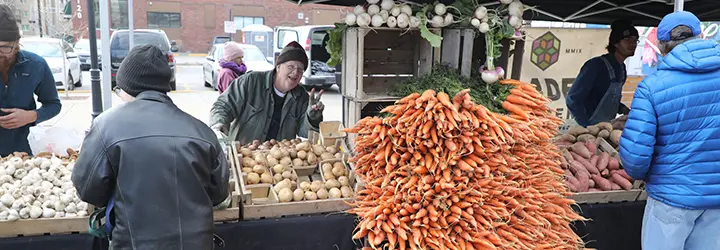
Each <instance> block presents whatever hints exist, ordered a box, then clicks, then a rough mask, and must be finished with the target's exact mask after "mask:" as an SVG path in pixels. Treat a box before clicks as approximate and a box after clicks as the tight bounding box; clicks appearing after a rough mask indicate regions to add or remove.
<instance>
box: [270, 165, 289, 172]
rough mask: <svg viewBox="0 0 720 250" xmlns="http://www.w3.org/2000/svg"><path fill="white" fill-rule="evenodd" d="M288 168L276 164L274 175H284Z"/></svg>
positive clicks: (273, 168)
mask: <svg viewBox="0 0 720 250" xmlns="http://www.w3.org/2000/svg"><path fill="white" fill-rule="evenodd" d="M286 168H287V167H285V165H283V164H275V165H273V167H272V170H273V172H274V173H282V172H284V171H285V169H286Z"/></svg>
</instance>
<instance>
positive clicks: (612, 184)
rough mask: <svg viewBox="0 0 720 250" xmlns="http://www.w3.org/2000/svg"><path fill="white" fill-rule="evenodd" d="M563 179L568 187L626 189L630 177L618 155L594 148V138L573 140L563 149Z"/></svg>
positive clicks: (630, 182)
mask: <svg viewBox="0 0 720 250" xmlns="http://www.w3.org/2000/svg"><path fill="white" fill-rule="evenodd" d="M563 155H564V158H563V160H564V161H565V162H564V165H566V166H567V168H565V180H566V182H567V185H568V187H569V188H570V191H573V192H599V191H610V190H622V189H624V190H630V189H632V187H633V184H632V182H633V180H632V178H630V176H629V175H628V174H627V173H626V172H625V170H623V169H621V166H620V161H618V158H616V157H614V156H611V155H610V154H609V153H608V152H603V151H601V150H598V145H597V144H596V142H595V141H585V142H581V141H579V142H575V143H573V144H571V145H570V146H568V147H567V148H566V150H563Z"/></svg>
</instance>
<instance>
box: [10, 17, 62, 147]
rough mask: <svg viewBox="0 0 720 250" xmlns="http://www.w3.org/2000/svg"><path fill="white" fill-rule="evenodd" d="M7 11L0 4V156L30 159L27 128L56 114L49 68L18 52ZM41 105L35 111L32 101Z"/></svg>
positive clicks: (33, 56)
mask: <svg viewBox="0 0 720 250" xmlns="http://www.w3.org/2000/svg"><path fill="white" fill-rule="evenodd" d="M16 20H17V19H16V18H15V16H14V14H13V12H12V10H11V9H10V7H8V6H7V5H4V4H0V156H7V155H9V154H12V153H14V152H25V153H28V154H31V155H32V151H31V150H30V144H29V143H28V135H29V134H30V127H31V126H34V125H36V124H38V123H41V122H43V121H46V120H48V119H50V118H53V117H54V116H56V115H57V114H58V113H60V108H61V105H62V104H60V98H58V93H57V89H56V88H55V79H54V78H53V75H52V71H50V66H48V64H47V62H45V59H43V58H42V57H40V56H38V55H36V54H34V53H32V52H29V51H25V50H21V49H20V30H19V29H18V23H17V21H16ZM33 95H37V96H38V98H37V100H38V101H39V102H40V103H42V107H40V108H39V109H37V108H36V106H35V98H34V96H33Z"/></svg>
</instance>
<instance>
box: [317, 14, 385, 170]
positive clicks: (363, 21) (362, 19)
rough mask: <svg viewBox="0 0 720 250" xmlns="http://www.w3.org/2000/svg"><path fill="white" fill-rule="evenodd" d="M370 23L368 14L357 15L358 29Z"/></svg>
mask: <svg viewBox="0 0 720 250" xmlns="http://www.w3.org/2000/svg"><path fill="white" fill-rule="evenodd" d="M371 21H372V17H371V16H370V14H368V13H361V14H360V15H358V18H357V25H358V26H360V27H365V28H367V27H368V26H370V22H371ZM309 161H310V156H309V155H308V162H309Z"/></svg>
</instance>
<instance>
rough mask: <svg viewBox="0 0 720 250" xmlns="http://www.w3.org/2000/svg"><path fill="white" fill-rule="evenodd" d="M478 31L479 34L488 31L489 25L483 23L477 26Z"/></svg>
mask: <svg viewBox="0 0 720 250" xmlns="http://www.w3.org/2000/svg"><path fill="white" fill-rule="evenodd" d="M478 30H479V31H480V33H486V32H488V31H489V30H490V25H489V24H488V23H485V22H483V23H480V25H479V26H478Z"/></svg>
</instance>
